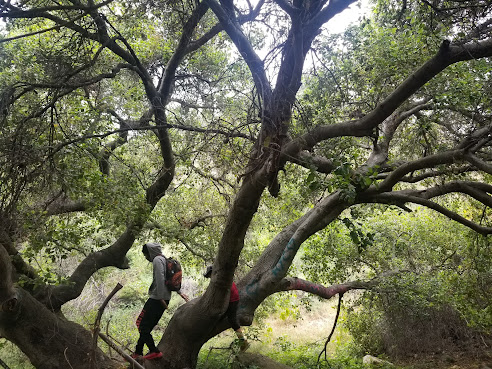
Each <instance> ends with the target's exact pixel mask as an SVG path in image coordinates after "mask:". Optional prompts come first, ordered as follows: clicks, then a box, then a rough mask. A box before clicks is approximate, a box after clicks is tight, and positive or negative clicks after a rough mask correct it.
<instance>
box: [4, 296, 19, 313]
mask: <svg viewBox="0 0 492 369" xmlns="http://www.w3.org/2000/svg"><path fill="white" fill-rule="evenodd" d="M16 307H17V298H15V297H14V298H11V299H9V300H7V301H5V302H4V303H3V304H2V311H5V312H11V311H14V310H15V308H16Z"/></svg>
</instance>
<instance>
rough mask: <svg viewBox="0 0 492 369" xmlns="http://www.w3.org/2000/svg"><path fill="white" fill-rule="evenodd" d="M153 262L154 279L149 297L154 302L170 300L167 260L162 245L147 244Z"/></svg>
mask: <svg viewBox="0 0 492 369" xmlns="http://www.w3.org/2000/svg"><path fill="white" fill-rule="evenodd" d="M145 246H147V250H149V255H150V260H152V269H153V278H152V284H151V285H150V287H149V297H150V298H151V299H154V300H170V299H171V291H169V289H168V288H167V286H166V258H165V257H164V256H163V255H162V250H161V245H159V244H158V243H153V242H149V243H146V244H145Z"/></svg>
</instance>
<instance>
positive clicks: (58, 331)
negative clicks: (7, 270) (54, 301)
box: [0, 289, 118, 369]
mask: <svg viewBox="0 0 492 369" xmlns="http://www.w3.org/2000/svg"><path fill="white" fill-rule="evenodd" d="M16 295H17V298H18V301H17V304H16V306H15V308H14V309H13V310H10V311H1V312H0V335H1V336H3V337H5V338H6V339H8V340H9V341H11V342H12V343H14V344H15V345H16V346H18V347H19V348H20V349H21V350H22V352H24V353H25V354H26V355H27V357H28V358H29V360H30V361H31V363H32V365H34V366H35V367H36V368H37V369H66V368H72V369H87V368H90V358H91V355H90V352H91V342H92V335H91V334H90V332H89V331H87V330H86V329H85V328H83V327H82V326H80V325H78V324H76V323H73V322H70V321H68V320H66V319H64V318H63V317H61V316H58V315H56V314H54V313H53V312H52V311H50V310H48V309H47V308H46V307H45V306H44V305H43V304H41V303H40V302H38V301H37V300H36V299H34V298H33V297H32V296H31V295H30V294H29V293H27V292H26V291H24V290H22V289H17V290H16ZM95 367H96V368H98V369H113V368H117V367H118V366H117V365H116V364H115V363H114V362H113V361H111V360H110V359H109V358H108V357H107V356H106V355H104V354H103V353H102V352H101V351H100V350H98V351H97V352H96V366H95Z"/></svg>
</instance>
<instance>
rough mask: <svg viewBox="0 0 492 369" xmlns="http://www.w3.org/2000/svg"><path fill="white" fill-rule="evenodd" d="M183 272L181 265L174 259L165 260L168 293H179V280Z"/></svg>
mask: <svg viewBox="0 0 492 369" xmlns="http://www.w3.org/2000/svg"><path fill="white" fill-rule="evenodd" d="M182 278H183V271H182V269H181V264H180V263H179V261H177V260H176V259H173V258H172V257H171V258H166V286H167V288H169V290H170V291H179V290H180V289H181V280H182Z"/></svg>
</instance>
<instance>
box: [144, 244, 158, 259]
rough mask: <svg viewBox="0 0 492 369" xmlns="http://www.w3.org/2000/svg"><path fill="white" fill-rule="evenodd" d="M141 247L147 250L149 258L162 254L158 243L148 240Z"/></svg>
mask: <svg viewBox="0 0 492 369" xmlns="http://www.w3.org/2000/svg"><path fill="white" fill-rule="evenodd" d="M143 247H144V248H147V251H148V252H149V256H150V260H154V258H155V257H156V256H157V255H162V249H161V245H160V244H159V243H155V242H148V243H146V244H145V245H143ZM142 251H143V250H142Z"/></svg>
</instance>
